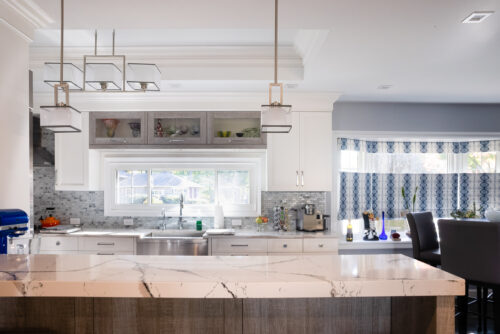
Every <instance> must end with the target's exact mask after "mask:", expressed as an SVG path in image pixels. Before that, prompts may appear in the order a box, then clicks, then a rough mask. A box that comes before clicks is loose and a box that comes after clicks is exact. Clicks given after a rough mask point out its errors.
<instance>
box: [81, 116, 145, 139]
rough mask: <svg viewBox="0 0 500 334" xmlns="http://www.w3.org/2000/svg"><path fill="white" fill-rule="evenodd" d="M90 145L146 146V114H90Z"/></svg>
mask: <svg viewBox="0 0 500 334" xmlns="http://www.w3.org/2000/svg"><path fill="white" fill-rule="evenodd" d="M89 125H90V136H89V137H90V144H91V145H138V144H146V113H144V112H92V113H90V124H89Z"/></svg>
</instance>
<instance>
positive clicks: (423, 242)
mask: <svg viewBox="0 0 500 334" xmlns="http://www.w3.org/2000/svg"><path fill="white" fill-rule="evenodd" d="M406 218H407V219H408V224H409V225H410V234H411V243H412V246H413V258H415V259H416V260H419V261H422V262H425V263H427V264H430V265H431V266H438V265H440V264H441V252H440V249H439V241H438V234H437V231H436V225H435V224H434V218H433V217H432V213H431V212H413V213H408V214H407V215H406Z"/></svg>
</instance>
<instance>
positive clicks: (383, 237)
mask: <svg viewBox="0 0 500 334" xmlns="http://www.w3.org/2000/svg"><path fill="white" fill-rule="evenodd" d="M378 238H379V239H380V240H387V234H385V212H384V211H382V233H380V235H379V236H378Z"/></svg>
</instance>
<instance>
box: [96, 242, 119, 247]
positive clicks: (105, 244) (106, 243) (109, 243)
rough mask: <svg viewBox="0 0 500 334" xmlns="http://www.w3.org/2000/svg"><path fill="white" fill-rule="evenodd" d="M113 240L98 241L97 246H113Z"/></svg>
mask: <svg viewBox="0 0 500 334" xmlns="http://www.w3.org/2000/svg"><path fill="white" fill-rule="evenodd" d="M114 245H115V243H114V242H98V243H97V246H114Z"/></svg>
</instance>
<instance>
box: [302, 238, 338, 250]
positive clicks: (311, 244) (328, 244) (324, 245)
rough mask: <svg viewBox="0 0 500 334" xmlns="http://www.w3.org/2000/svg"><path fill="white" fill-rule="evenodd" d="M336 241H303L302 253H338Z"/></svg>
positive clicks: (322, 239) (316, 239)
mask: <svg viewBox="0 0 500 334" xmlns="http://www.w3.org/2000/svg"><path fill="white" fill-rule="evenodd" d="M338 248H339V247H338V241H337V239H332V238H311V239H304V253H338Z"/></svg>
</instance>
